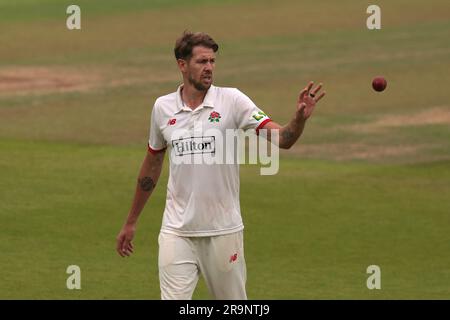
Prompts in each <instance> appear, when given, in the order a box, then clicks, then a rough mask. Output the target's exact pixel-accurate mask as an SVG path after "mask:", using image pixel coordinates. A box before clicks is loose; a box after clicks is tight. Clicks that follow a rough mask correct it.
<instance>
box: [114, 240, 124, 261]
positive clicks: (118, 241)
mask: <svg viewBox="0 0 450 320" xmlns="http://www.w3.org/2000/svg"><path fill="white" fill-rule="evenodd" d="M123 240H124V239H123V237H119V238H118V239H117V245H116V251H117V253H118V254H119V255H120V256H122V257H123V255H122V244H123Z"/></svg>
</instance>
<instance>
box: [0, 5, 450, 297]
mask: <svg viewBox="0 0 450 320" xmlns="http://www.w3.org/2000/svg"><path fill="white" fill-rule="evenodd" d="M69 4H72V2H70V1H65V0H64V1H57V0H41V1H37V0H21V1H12V0H9V1H7V0H0V30H2V31H1V32H0V45H1V48H2V49H1V50H0V177H1V179H0V225H1V233H0V250H1V251H2V252H3V254H2V257H1V258H0V299H159V282H158V269H157V254H158V248H157V237H158V231H159V227H160V224H161V219H162V211H163V208H164V200H165V187H166V183H167V178H168V166H167V163H166V165H165V168H164V171H163V174H162V177H161V179H160V182H159V185H158V187H157V189H156V190H155V192H154V194H153V196H152V198H151V200H150V202H149V203H148V204H147V206H146V208H145V210H144V212H143V213H142V215H141V219H140V221H139V225H138V231H137V234H136V239H135V247H136V251H135V254H134V255H133V256H132V257H131V258H127V259H122V258H120V257H119V256H118V255H117V253H116V252H115V237H116V235H117V233H118V231H119V230H120V227H121V225H122V223H123V222H124V219H125V216H126V214H127V211H128V209H129V206H130V204H131V200H132V196H133V192H134V187H135V181H136V176H137V173H138V170H139V166H140V164H141V161H142V159H143V157H144V155H145V152H146V141H147V139H148V126H149V120H150V112H151V108H152V105H153V102H154V100H155V99H156V98H157V97H158V96H160V95H163V94H166V93H168V92H172V91H174V90H175V89H176V87H177V85H178V84H179V83H180V81H181V77H180V75H179V73H178V70H177V68H176V65H175V61H174V58H173V54H172V50H173V45H174V41H175V39H176V38H177V37H178V36H179V34H180V33H181V32H182V31H183V30H185V29H190V30H193V31H206V32H208V33H210V34H211V35H212V36H213V37H214V38H215V39H216V40H217V41H218V42H219V44H220V46H221V48H220V50H219V53H218V57H217V68H216V74H215V84H216V85H219V86H233V87H238V88H240V89H241V90H242V91H244V92H245V93H247V94H248V95H249V96H250V97H251V98H252V99H253V100H254V101H255V102H256V103H257V104H258V105H259V106H260V107H261V108H262V109H263V110H264V111H265V112H266V113H268V114H269V115H270V116H271V117H272V118H273V119H274V120H275V121H277V122H279V123H285V122H286V121H288V120H289V119H290V117H291V116H292V114H293V112H294V108H295V100H296V96H297V94H298V92H299V91H300V89H301V88H303V87H304V86H305V84H306V83H307V82H308V81H309V80H314V81H316V82H323V83H324V85H325V88H326V91H327V96H326V97H325V98H324V99H323V101H321V103H320V105H319V106H318V107H317V110H316V112H315V114H314V115H313V117H312V118H311V119H310V122H309V123H308V125H307V128H306V130H305V133H304V136H303V137H302V139H301V141H300V142H299V143H297V145H296V146H295V147H294V148H292V149H291V150H288V151H283V152H282V156H281V158H282V159H281V164H280V172H279V173H278V174H277V175H274V176H260V175H259V167H258V166H256V165H245V166H242V167H241V206H242V213H243V218H244V223H245V225H246V229H245V230H246V231H245V250H246V252H245V254H246V261H247V269H248V281H247V289H248V296H249V298H250V299H449V298H450V255H449V254H448V250H449V244H450V91H449V90H448V88H449V86H448V84H449V83H450V73H449V72H448V70H450V42H449V41H448V39H450V4H449V3H448V1H447V0H431V1H428V2H424V1H419V0H410V1H406V0H398V1H387V0H382V1H377V4H378V5H379V6H380V7H381V10H382V29H381V30H378V31H369V30H368V29H367V28H366V18H367V17H368V14H366V8H367V6H368V5H369V4H371V3H370V2H367V1H356V0H353V1H352V0H345V1H331V0H329V1H327V0H323V1H278V2H275V1H267V0H261V1H256V0H247V1H237V0H233V1H232V0H229V1H219V0H216V1H161V0H158V1H154V0H152V1H143V0H141V1H138V0H133V1H119V0H114V1H95V2H94V1H88V0H82V1H78V2H77V4H78V5H79V6H80V7H81V15H82V17H81V25H82V29H81V30H75V31H69V30H67V29H66V18H67V14H66V13H65V11H66V8H67V6H68V5H69ZM378 74H381V75H384V76H385V77H386V78H387V80H388V88H387V90H386V91H385V92H383V93H376V92H374V91H373V90H372V88H371V85H370V84H371V79H372V78H373V77H374V76H376V75H378ZM166 161H167V159H166ZM69 265H78V266H80V268H81V273H82V276H81V277H82V289H81V290H68V289H67V288H66V279H67V277H68V276H69V275H68V274H66V268H67V267H68V266H69ZM369 265H378V266H380V268H381V286H382V288H381V290H369V289H367V287H366V279H367V278H368V276H369V275H368V274H367V273H366V268H367V267H368V266H369ZM208 297H209V296H208V293H207V290H206V287H205V285H204V283H203V282H200V283H199V286H198V289H197V291H196V293H195V295H194V298H196V299H207V298H208Z"/></svg>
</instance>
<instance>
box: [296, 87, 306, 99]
mask: <svg viewBox="0 0 450 320" xmlns="http://www.w3.org/2000/svg"><path fill="white" fill-rule="evenodd" d="M306 92H308V89H307V88H305V89H303V90H302V91H301V92H300V95H299V96H298V102H300V101H302V100H303V98H305V95H306Z"/></svg>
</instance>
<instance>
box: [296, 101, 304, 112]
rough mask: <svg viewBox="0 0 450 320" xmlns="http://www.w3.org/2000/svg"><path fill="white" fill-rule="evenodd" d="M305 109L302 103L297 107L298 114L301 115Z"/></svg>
mask: <svg viewBox="0 0 450 320" xmlns="http://www.w3.org/2000/svg"><path fill="white" fill-rule="evenodd" d="M305 108H306V103H304V102H302V103H300V105H299V106H298V112H300V113H303V111H304V110H305Z"/></svg>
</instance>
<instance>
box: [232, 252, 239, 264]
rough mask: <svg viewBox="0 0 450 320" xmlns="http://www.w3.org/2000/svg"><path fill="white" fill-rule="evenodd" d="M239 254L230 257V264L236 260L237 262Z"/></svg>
mask: <svg viewBox="0 0 450 320" xmlns="http://www.w3.org/2000/svg"><path fill="white" fill-rule="evenodd" d="M237 256H238V255H237V253H235V254H233V255H232V256H231V257H230V263H232V262H235V261H236V260H237Z"/></svg>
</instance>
